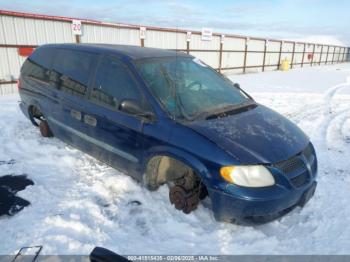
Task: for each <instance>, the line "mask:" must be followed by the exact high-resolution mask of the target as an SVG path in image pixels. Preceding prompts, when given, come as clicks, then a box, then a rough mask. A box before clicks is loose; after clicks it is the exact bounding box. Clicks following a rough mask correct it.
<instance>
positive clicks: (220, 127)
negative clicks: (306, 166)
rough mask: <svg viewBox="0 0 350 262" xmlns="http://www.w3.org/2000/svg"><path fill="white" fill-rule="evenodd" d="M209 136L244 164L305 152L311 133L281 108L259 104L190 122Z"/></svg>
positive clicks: (198, 130) (282, 158) (199, 131)
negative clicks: (280, 109) (276, 110)
mask: <svg viewBox="0 0 350 262" xmlns="http://www.w3.org/2000/svg"><path fill="white" fill-rule="evenodd" d="M187 126H188V127H190V128H191V129H193V130H195V131H196V132H197V133H200V134H201V135H203V136H205V137H207V138H208V139H210V140H211V141H213V142H214V143H216V144H217V145H218V146H220V147H221V148H222V149H224V150H225V151H227V152H228V153H229V154H231V155H232V156H234V157H235V158H236V159H238V160H239V161H240V162H241V163H242V164H257V163H276V162H280V161H283V160H286V159H288V158H290V157H292V156H294V155H296V154H297V153H299V152H301V151H302V150H303V149H304V148H305V147H306V146H307V144H308V143H309V139H308V137H307V136H306V135H305V134H304V132H303V131H301V129H300V128H298V127H297V126H296V125H295V124H294V123H292V122H291V121H289V120H288V119H286V118H285V117H283V116H282V115H280V114H278V113H277V112H275V111H273V110H271V109H269V108H267V107H265V106H262V105H258V106H257V107H255V108H254V109H251V110H248V111H245V112H242V113H238V114H235V115H230V116H227V117H223V118H217V119H213V120H203V121H196V122H191V123H189V124H188V125H187Z"/></svg>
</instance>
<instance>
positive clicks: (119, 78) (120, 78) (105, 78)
mask: <svg viewBox="0 0 350 262" xmlns="http://www.w3.org/2000/svg"><path fill="white" fill-rule="evenodd" d="M91 99H92V100H95V101H98V102H100V103H102V104H104V105H106V106H108V107H112V108H113V109H117V108H118V107H119V104H120V102H121V101H122V100H124V99H134V100H137V101H139V102H140V104H143V102H144V101H143V99H142V95H141V93H140V90H139V88H138V86H137V83H136V80H135V79H134V77H133V76H132V73H131V72H130V71H129V69H128V68H127V67H126V65H124V64H123V63H122V62H120V61H118V60H116V59H113V58H110V57H105V58H104V59H103V61H102V62H101V64H100V65H99V67H98V69H97V73H96V79H95V83H94V85H93V90H92V92H91Z"/></svg>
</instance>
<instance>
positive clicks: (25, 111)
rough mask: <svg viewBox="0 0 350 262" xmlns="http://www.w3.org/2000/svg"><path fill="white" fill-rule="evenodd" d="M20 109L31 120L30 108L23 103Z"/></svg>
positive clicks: (20, 103) (20, 104)
mask: <svg viewBox="0 0 350 262" xmlns="http://www.w3.org/2000/svg"><path fill="white" fill-rule="evenodd" d="M19 108H20V109H21V111H22V113H23V114H24V115H25V116H26V117H28V118H29V114H28V106H27V105H26V104H25V103H24V102H23V101H21V102H19Z"/></svg>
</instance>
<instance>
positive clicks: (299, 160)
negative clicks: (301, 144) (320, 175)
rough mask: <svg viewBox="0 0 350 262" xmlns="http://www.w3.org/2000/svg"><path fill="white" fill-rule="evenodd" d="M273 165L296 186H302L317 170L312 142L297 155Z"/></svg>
mask: <svg viewBox="0 0 350 262" xmlns="http://www.w3.org/2000/svg"><path fill="white" fill-rule="evenodd" d="M305 161H306V162H307V163H305ZM307 164H308V165H310V167H311V174H309V170H308V168H307ZM273 166H274V167H275V168H277V169H279V170H280V171H281V172H282V173H283V174H284V175H285V176H286V177H287V178H288V179H289V181H290V183H291V184H292V185H293V186H294V187H301V186H302V185H304V184H305V183H307V182H308V181H309V178H310V176H313V175H315V174H316V172H317V162H316V156H315V151H314V149H313V146H312V144H311V143H310V144H309V145H308V146H307V147H306V148H305V149H304V150H303V151H302V152H301V153H299V154H297V155H296V156H293V157H291V158H290V159H288V160H285V161H282V162H279V163H276V164H274V165H273Z"/></svg>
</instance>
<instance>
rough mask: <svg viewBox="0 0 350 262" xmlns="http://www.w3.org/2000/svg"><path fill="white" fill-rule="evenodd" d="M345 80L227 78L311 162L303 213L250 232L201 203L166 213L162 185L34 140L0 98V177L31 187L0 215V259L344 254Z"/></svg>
mask: <svg viewBox="0 0 350 262" xmlns="http://www.w3.org/2000/svg"><path fill="white" fill-rule="evenodd" d="M349 75H350V65H349V64H343V65H335V66H327V67H314V68H308V69H304V70H300V69H296V70H292V71H289V72H268V73H262V74H249V75H240V76H232V77H231V78H233V79H234V80H235V81H236V82H239V83H240V84H241V86H242V88H244V89H245V90H247V91H248V92H250V93H251V94H252V95H253V96H254V97H255V98H256V100H257V101H258V102H261V103H263V104H266V105H268V106H270V107H272V108H274V109H275V110H277V111H279V112H281V113H282V114H284V115H285V116H287V117H288V118H290V119H292V120H293V121H294V122H295V123H297V124H298V125H299V126H300V127H301V128H302V129H303V130H304V131H305V132H306V133H307V134H308V135H309V136H310V137H311V140H312V141H313V143H314V144H315V147H316V150H317V154H318V157H319V178H318V182H319V185H318V188H317V191H316V194H315V196H314V198H313V199H311V200H310V202H309V203H308V204H307V205H306V207H305V208H303V209H300V208H297V209H295V210H294V211H292V212H291V213H290V214H288V215H287V216H285V217H283V218H282V219H280V220H278V221H274V222H272V223H270V224H267V225H262V226H254V227H244V226H237V225H233V224H227V223H218V222H216V221H215V220H214V218H213V216H212V214H211V212H210V210H208V209H206V208H204V207H203V206H200V207H199V208H198V210H196V211H195V212H193V213H192V214H190V215H185V214H183V213H181V212H179V211H177V210H175V209H174V208H173V207H172V206H171V205H170V204H169V200H168V192H167V189H166V188H165V187H162V188H160V189H159V190H158V191H157V192H149V191H147V190H146V189H144V188H143V187H141V186H140V185H139V184H137V183H136V182H135V181H133V180H132V179H131V178H130V177H128V176H126V175H124V174H121V173H119V172H118V171H116V170H114V169H112V168H110V167H108V166H106V165H104V164H101V163H99V162H98V161H96V160H95V159H93V158H91V157H89V156H87V155H85V154H83V153H81V152H79V151H78V150H76V149H74V148H72V147H70V146H67V145H66V144H64V143H62V142H60V141H59V140H57V139H55V138H53V139H45V138H42V137H41V136H40V135H39V132H38V130H37V129H36V128H34V127H33V126H31V124H30V123H29V121H28V120H27V119H25V118H24V116H23V115H22V114H21V112H20V111H19V109H18V105H17V100H18V97H17V96H5V97H1V98H0V105H1V110H0V119H1V122H0V145H1V147H0V160H3V161H6V160H10V159H15V161H16V163H14V164H13V165H2V166H0V175H5V174H23V173H25V174H27V175H28V177H29V178H30V179H32V180H33V181H34V183H35V185H34V186H31V187H28V188H27V189H26V190H25V191H21V192H19V193H18V195H19V196H20V197H23V198H25V199H27V200H28V201H30V202H31V203H32V204H31V206H29V207H27V208H25V209H24V210H23V211H22V212H20V213H19V214H17V215H16V216H14V217H2V218H0V228H1V230H0V254H7V253H15V252H16V251H17V250H18V249H19V248H20V247H22V246H31V245H32V246H33V245H43V246H44V249H43V253H44V254H87V253H89V252H90V251H91V250H92V248H93V247H94V246H95V245H99V246H105V247H107V248H110V249H112V250H114V251H116V252H119V253H121V254H203V253H204V254H305V253H306V254H331V253H332V254H349V253H350V250H349V246H350V227H349V225H348V222H349V219H348V218H349V217H350V205H349V199H350V190H349V188H350V166H349V164H348V163H349V160H348V158H349V153H350V96H349V94H348V93H347V92H346V90H347V89H349V83H348V82H347V77H348V76H349ZM336 86H338V87H336ZM340 86H341V87H340ZM138 202H140V203H141V204H138Z"/></svg>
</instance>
